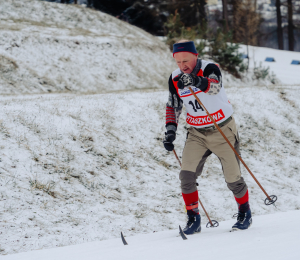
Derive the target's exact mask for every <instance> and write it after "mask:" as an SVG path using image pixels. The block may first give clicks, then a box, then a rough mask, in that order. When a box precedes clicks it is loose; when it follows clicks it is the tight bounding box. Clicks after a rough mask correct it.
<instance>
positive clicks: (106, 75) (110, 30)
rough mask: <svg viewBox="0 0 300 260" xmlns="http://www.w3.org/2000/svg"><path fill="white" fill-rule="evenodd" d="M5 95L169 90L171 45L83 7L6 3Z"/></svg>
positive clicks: (26, 0)
mask: <svg viewBox="0 0 300 260" xmlns="http://www.w3.org/2000/svg"><path fill="white" fill-rule="evenodd" d="M0 19H1V20H0V21H1V22H0V30H1V34H0V73H1V75H0V93H1V94H16V93H19V94H20V93H48V92H70V91H71V92H81V93H100V92H101V93H104V92H107V91H115V90H128V89H144V88H154V89H155V88H164V87H166V84H165V78H166V77H168V76H169V73H170V71H172V70H173V69H174V66H175V63H174V62H173V59H172V55H171V53H170V51H169V50H168V48H167V46H166V45H165V44H163V43H162V42H161V41H159V40H158V39H156V38H155V37H153V36H152V35H150V34H148V33H146V32H145V31H143V30H141V29H139V28H137V27H135V26H131V25H129V24H128V23H125V22H122V21H120V20H118V19H116V18H114V17H112V16H109V15H107V14H104V13H102V12H99V11H95V10H92V9H89V8H85V7H82V6H79V5H76V6H75V5H62V4H57V3H49V2H45V1H37V0H7V1H3V0H2V1H0Z"/></svg>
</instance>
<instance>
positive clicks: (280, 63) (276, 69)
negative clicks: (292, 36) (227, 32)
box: [240, 45, 300, 86]
mask: <svg viewBox="0 0 300 260" xmlns="http://www.w3.org/2000/svg"><path fill="white" fill-rule="evenodd" d="M240 50H241V52H242V53H244V54H247V46H246V45H241V49H240ZM248 52H249V58H250V59H249V67H250V68H251V69H253V68H254V67H259V66H261V67H263V68H267V67H269V68H270V69H269V70H270V72H273V73H274V75H275V76H276V77H277V78H278V79H279V80H280V85H297V86H299V85H300V76H299V75H300V64H298V65H292V64H291V63H292V61H293V60H297V61H299V63H300V52H294V51H281V50H274V49H271V48H265V47H254V46H249V48H248ZM266 58H273V59H274V61H273V62H268V61H265V60H266Z"/></svg>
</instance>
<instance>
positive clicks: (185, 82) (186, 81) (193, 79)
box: [173, 73, 201, 89]
mask: <svg viewBox="0 0 300 260" xmlns="http://www.w3.org/2000/svg"><path fill="white" fill-rule="evenodd" d="M173 80H174V81H178V83H177V87H178V88H179V89H184V88H187V87H190V86H195V87H196V88H198V87H199V86H200V85H201V78H200V77H198V76H195V75H194V74H193V73H192V74H187V73H181V74H179V75H178V76H176V77H175V78H174V79H173Z"/></svg>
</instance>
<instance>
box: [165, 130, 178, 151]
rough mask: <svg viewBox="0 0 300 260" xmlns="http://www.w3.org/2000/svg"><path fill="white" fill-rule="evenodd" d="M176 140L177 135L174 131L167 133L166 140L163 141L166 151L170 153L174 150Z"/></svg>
mask: <svg viewBox="0 0 300 260" xmlns="http://www.w3.org/2000/svg"><path fill="white" fill-rule="evenodd" d="M175 139H176V134H175V132H174V131H172V130H169V131H167V132H166V133H165V138H164V140H163V144H164V147H165V148H166V150H168V151H169V152H171V151H173V150H174V144H173V142H174V140H175Z"/></svg>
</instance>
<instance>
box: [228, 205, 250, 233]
mask: <svg viewBox="0 0 300 260" xmlns="http://www.w3.org/2000/svg"><path fill="white" fill-rule="evenodd" d="M251 224H252V216H251V210H250V209H249V210H248V211H247V212H245V213H242V212H239V213H238V216H237V222H236V223H235V224H234V225H233V226H232V231H236V230H245V229H248V228H249V227H250V226H251Z"/></svg>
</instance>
